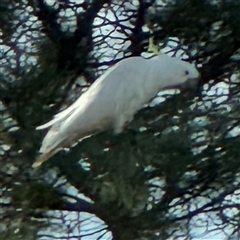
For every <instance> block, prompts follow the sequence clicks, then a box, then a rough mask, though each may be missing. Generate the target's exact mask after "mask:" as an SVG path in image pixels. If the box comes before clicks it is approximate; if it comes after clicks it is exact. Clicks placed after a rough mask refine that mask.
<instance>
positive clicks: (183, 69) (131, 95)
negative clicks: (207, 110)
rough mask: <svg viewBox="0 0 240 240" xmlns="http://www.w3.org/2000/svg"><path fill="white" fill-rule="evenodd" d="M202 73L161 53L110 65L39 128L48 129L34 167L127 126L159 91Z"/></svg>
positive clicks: (120, 130) (193, 80)
mask: <svg viewBox="0 0 240 240" xmlns="http://www.w3.org/2000/svg"><path fill="white" fill-rule="evenodd" d="M198 77H199V72H198V71H197V69H196V68H195V67H194V66H193V65H191V64H190V63H188V62H185V61H182V60H180V59H178V58H174V57H170V56H168V55H166V54H160V55H158V56H155V57H153V58H150V59H144V58H142V57H129V58H126V59H124V60H122V61H120V62H118V63H117V64H116V65H114V66H112V67H110V68H109V69H108V70H107V71H106V72H105V73H104V74H103V75H102V76H101V77H99V78H98V79H97V80H96V81H95V82H94V83H93V84H92V85H91V86H90V87H89V89H88V90H87V91H86V92H85V93H83V94H82V95H81V96H80V97H79V98H78V99H77V100H76V101H75V102H74V103H73V104H72V105H71V106H69V107H68V108H67V109H65V110H64V111H62V112H60V113H59V114H57V115H56V116H55V117H54V119H53V120H51V121H50V122H48V123H46V124H44V125H42V126H40V127H38V128H37V129H45V128H49V127H50V129H49V131H48V133H47V134H46V136H45V138H44V139H43V142H42V146H41V148H40V153H41V155H40V156H39V157H38V158H37V159H36V161H35V163H34V164H33V167H38V166H40V165H41V164H42V163H43V162H44V161H46V160H47V159H48V158H50V157H51V156H53V155H54V154H55V153H56V152H58V151H59V150H61V149H62V148H69V147H70V146H71V145H73V144H74V143H76V142H77V141H78V140H81V139H83V138H85V137H87V136H90V135H92V134H94V133H96V132H99V131H102V130H107V129H111V128H113V130H114V132H115V133H120V132H122V131H123V128H124V125H125V124H126V123H128V122H130V121H131V120H132V119H133V116H134V114H135V113H136V112H137V111H138V110H139V109H140V108H141V107H142V106H143V105H144V104H145V103H147V102H149V101H150V100H151V99H152V98H153V97H154V96H155V95H156V94H157V93H158V92H159V91H161V90H164V89H169V88H174V87H177V86H180V85H182V84H185V83H186V82H187V81H190V83H191V84H192V85H196V83H197V81H196V80H197V79H198Z"/></svg>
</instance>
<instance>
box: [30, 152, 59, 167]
mask: <svg viewBox="0 0 240 240" xmlns="http://www.w3.org/2000/svg"><path fill="white" fill-rule="evenodd" d="M58 151H60V149H59V148H58V149H53V150H52V151H50V152H46V153H43V154H41V155H40V156H39V157H37V159H36V160H35V162H34V163H33V165H32V167H33V168H37V167H39V166H41V165H42V164H43V163H44V162H45V161H47V160H48V159H49V158H50V157H52V156H53V155H54V154H55V153H56V152H58Z"/></svg>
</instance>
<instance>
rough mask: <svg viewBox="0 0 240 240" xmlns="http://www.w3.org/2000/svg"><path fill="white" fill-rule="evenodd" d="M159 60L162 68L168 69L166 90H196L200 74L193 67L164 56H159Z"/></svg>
mask: <svg viewBox="0 0 240 240" xmlns="http://www.w3.org/2000/svg"><path fill="white" fill-rule="evenodd" d="M159 59H160V61H161V63H163V67H164V68H165V69H168V74H169V75H168V86H167V87H166V88H175V87H183V88H196V87H197V86H198V82H199V78H200V74H199V72H198V70H197V69H196V68H195V67H194V65H192V64H190V63H188V62H185V61H182V60H181V59H179V58H175V57H174V58H173V57H169V56H167V55H165V54H161V55H159Z"/></svg>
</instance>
